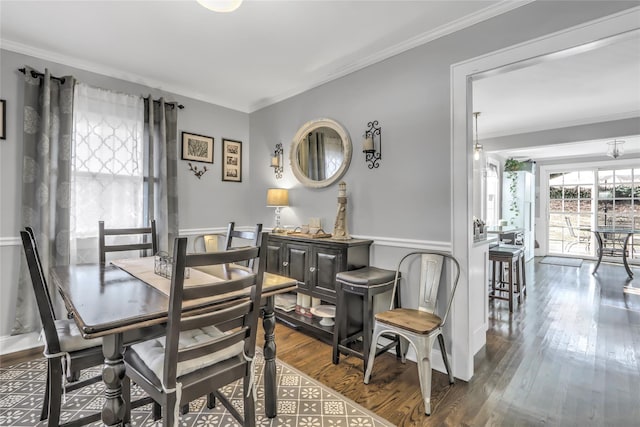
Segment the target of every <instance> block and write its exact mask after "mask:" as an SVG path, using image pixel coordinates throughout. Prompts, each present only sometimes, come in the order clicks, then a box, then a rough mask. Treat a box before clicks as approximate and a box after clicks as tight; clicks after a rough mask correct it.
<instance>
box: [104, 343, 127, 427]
mask: <svg viewBox="0 0 640 427" xmlns="http://www.w3.org/2000/svg"><path fill="white" fill-rule="evenodd" d="M122 352H123V346H122V334H113V335H107V336H105V337H103V338H102V354H103V355H104V367H103V368H102V381H104V384H105V391H104V394H105V398H106V400H105V402H104V406H103V407H102V422H103V423H104V424H106V425H108V426H122V425H123V420H124V416H125V409H126V407H125V404H124V399H123V398H122V380H123V378H124V375H125V367H124V359H123V358H122Z"/></svg>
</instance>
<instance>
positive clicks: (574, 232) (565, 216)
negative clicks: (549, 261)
mask: <svg viewBox="0 0 640 427" xmlns="http://www.w3.org/2000/svg"><path fill="white" fill-rule="evenodd" d="M594 183H595V174H594V172H593V171H572V172H560V173H553V174H551V175H550V176H549V223H548V224H549V229H548V232H549V252H550V253H555V254H574V255H593V244H592V243H593V242H592V235H591V232H590V231H589V230H590V229H591V227H592V226H593V225H594V221H593V217H594V216H593V207H594V206H595V205H594V191H593V188H594Z"/></svg>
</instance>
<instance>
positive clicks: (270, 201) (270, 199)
mask: <svg viewBox="0 0 640 427" xmlns="http://www.w3.org/2000/svg"><path fill="white" fill-rule="evenodd" d="M283 206H289V190H287V189H286V188H269V189H267V207H275V208H276V225H275V227H273V230H272V232H274V233H282V232H283V231H284V229H283V228H282V227H281V226H280V208H282V207H283Z"/></svg>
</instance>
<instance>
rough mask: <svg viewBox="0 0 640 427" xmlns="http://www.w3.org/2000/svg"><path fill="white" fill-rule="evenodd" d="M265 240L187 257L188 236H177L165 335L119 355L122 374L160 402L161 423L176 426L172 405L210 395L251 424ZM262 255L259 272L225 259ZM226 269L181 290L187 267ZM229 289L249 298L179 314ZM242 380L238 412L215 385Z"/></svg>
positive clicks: (242, 421) (253, 407) (175, 414)
mask: <svg viewBox="0 0 640 427" xmlns="http://www.w3.org/2000/svg"><path fill="white" fill-rule="evenodd" d="M266 241H267V239H266V238H265V239H263V240H262V242H263V243H262V246H261V247H257V246H249V247H245V248H232V249H230V250H228V251H221V252H214V253H205V254H191V255H187V254H186V248H187V239H186V238H177V239H176V240H175V244H174V251H173V260H174V262H173V272H172V275H171V290H170V301H169V314H168V321H167V329H166V330H167V333H166V337H163V338H160V339H152V340H149V341H145V342H142V343H139V344H135V345H132V346H131V347H130V348H129V349H128V350H127V352H126V353H125V365H126V375H127V376H129V377H130V378H131V379H132V380H133V381H135V383H136V384H138V385H139V386H140V387H141V388H142V389H143V390H144V391H146V392H147V393H148V394H149V395H150V396H151V397H152V398H153V399H154V400H155V401H156V402H158V403H160V406H161V407H162V419H163V425H164V426H175V425H179V423H178V420H177V417H178V414H177V413H178V408H180V407H181V406H183V405H185V404H187V403H188V402H190V401H192V400H194V399H196V398H198V397H200V396H204V395H208V394H209V393H213V394H214V395H215V396H216V398H217V399H218V400H220V401H221V402H222V404H223V405H224V406H225V408H226V409H227V410H229V412H230V413H231V414H232V415H233V416H234V417H235V418H236V419H238V421H240V423H241V424H243V425H245V426H253V425H255V402H254V394H253V386H254V384H253V378H254V374H253V363H252V361H253V357H254V354H255V342H256V332H257V326H258V315H259V312H260V299H261V294H262V279H263V275H264V271H265V265H266V257H265V256H261V255H263V254H264V253H265V252H266ZM258 257H259V259H260V261H259V265H258V268H257V272H256V271H253V270H252V269H249V268H247V267H242V266H239V265H238V266H236V268H229V266H228V265H229V264H231V263H233V264H237V263H239V262H245V261H246V262H248V261H250V260H252V259H256V258H258ZM215 266H219V268H224V269H225V271H226V272H227V273H228V276H227V277H226V279H225V280H222V281H219V282H213V283H211V284H206V285H199V286H196V287H185V286H184V276H185V268H187V267H189V268H204V267H207V268H215ZM228 292H246V294H247V298H246V299H244V300H241V301H239V302H238V303H234V304H233V305H224V304H222V305H224V307H221V306H220V305H218V306H217V307H215V306H214V307H207V306H201V307H199V308H198V309H196V310H193V311H192V312H191V313H189V312H186V313H183V311H182V307H183V303H185V304H187V303H188V301H190V300H196V299H197V300H200V299H202V298H207V297H213V296H215V295H219V294H224V293H228ZM238 379H242V380H243V395H242V396H243V403H244V405H243V406H244V417H243V416H242V415H241V414H240V413H239V411H238V409H236V407H235V406H234V405H233V404H232V403H231V402H230V401H229V400H228V399H227V398H226V397H225V396H223V395H222V394H221V393H220V391H219V389H220V388H222V387H224V386H226V385H228V384H230V383H232V382H234V381H236V380H238Z"/></svg>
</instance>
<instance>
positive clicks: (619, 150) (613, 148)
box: [607, 139, 624, 159]
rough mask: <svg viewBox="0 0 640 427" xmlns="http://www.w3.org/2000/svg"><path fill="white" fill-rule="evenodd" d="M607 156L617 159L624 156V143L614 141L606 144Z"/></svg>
mask: <svg viewBox="0 0 640 427" xmlns="http://www.w3.org/2000/svg"><path fill="white" fill-rule="evenodd" d="M607 146H608V148H607V156H609V157H612V158H614V159H617V158H618V157H620V156H622V155H623V154H624V141H620V140H618V139H614V140H613V141H611V142H607Z"/></svg>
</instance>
